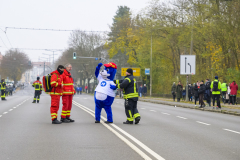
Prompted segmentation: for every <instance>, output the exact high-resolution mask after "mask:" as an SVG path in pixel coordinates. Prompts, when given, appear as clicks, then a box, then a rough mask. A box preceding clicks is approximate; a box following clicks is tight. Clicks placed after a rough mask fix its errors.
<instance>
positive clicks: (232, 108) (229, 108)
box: [139, 97, 240, 116]
mask: <svg viewBox="0 0 240 160" xmlns="http://www.w3.org/2000/svg"><path fill="white" fill-rule="evenodd" d="M139 101H143V102H150V103H156V104H164V105H170V106H176V107H183V108H190V109H197V110H202V111H209V112H217V113H224V114H231V115H236V116H240V105H228V104H223V103H221V106H222V109H221V110H220V109H213V107H204V108H199V105H198V104H199V102H197V105H198V106H197V107H195V104H194V103H193V102H185V101H181V102H176V101H175V102H174V101H173V100H171V99H167V98H151V97H141V98H139ZM205 104H206V103H205Z"/></svg>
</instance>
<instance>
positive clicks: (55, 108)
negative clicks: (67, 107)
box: [50, 95, 61, 120]
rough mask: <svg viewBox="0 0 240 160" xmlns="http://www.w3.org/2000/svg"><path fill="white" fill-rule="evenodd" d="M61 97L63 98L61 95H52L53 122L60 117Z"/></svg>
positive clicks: (51, 110)
mask: <svg viewBox="0 0 240 160" xmlns="http://www.w3.org/2000/svg"><path fill="white" fill-rule="evenodd" d="M60 97H61V96H59V95H51V107H50V112H51V117H52V120H54V119H55V118H57V116H58V109H59V102H60Z"/></svg>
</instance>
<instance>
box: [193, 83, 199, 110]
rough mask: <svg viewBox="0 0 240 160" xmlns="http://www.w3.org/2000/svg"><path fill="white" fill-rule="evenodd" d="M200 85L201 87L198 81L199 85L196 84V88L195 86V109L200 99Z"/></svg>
mask: <svg viewBox="0 0 240 160" xmlns="http://www.w3.org/2000/svg"><path fill="white" fill-rule="evenodd" d="M198 84H199V85H200V83H198V81H197V83H196V84H195V86H194V100H195V107H196V106H197V101H198V98H199V96H198V90H199V88H200V86H198Z"/></svg>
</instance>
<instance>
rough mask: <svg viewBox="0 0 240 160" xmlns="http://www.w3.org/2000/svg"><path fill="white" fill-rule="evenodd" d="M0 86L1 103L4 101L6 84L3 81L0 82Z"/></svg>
mask: <svg viewBox="0 0 240 160" xmlns="http://www.w3.org/2000/svg"><path fill="white" fill-rule="evenodd" d="M0 86H1V99H2V101H6V83H5V80H4V79H2V80H1V83H0Z"/></svg>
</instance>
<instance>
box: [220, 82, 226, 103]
mask: <svg viewBox="0 0 240 160" xmlns="http://www.w3.org/2000/svg"><path fill="white" fill-rule="evenodd" d="M221 91H222V102H224V100H225V98H226V93H227V83H226V82H225V81H223V83H222V85H221Z"/></svg>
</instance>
